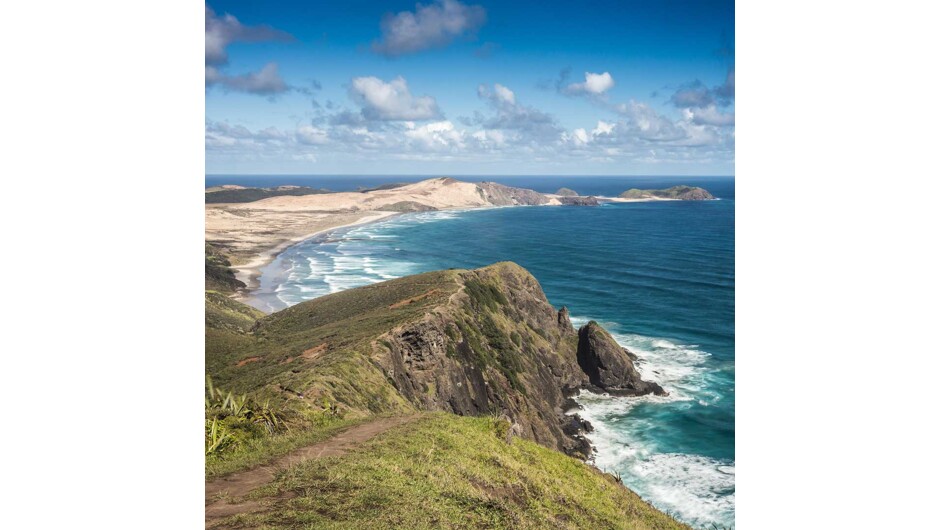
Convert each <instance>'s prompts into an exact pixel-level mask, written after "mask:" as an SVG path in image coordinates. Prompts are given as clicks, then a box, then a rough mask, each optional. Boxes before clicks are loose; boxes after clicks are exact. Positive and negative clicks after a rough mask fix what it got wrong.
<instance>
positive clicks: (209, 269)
mask: <svg viewBox="0 0 940 530" xmlns="http://www.w3.org/2000/svg"><path fill="white" fill-rule="evenodd" d="M231 265H232V263H231V262H230V261H229V259H228V257H227V256H226V255H225V254H223V253H222V251H221V250H219V249H218V248H216V247H214V246H212V245H210V244H209V243H206V289H207V290H213V291H220V292H224V293H232V292H235V291H236V290H237V289H240V288H243V287H245V283H244V282H242V281H241V280H239V279H237V278H236V277H235V272H233V271H232V269H231V268H230V267H231Z"/></svg>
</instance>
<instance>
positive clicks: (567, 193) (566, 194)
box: [555, 188, 578, 197]
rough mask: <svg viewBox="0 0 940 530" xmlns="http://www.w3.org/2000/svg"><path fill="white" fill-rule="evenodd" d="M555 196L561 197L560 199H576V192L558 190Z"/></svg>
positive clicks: (563, 189) (564, 189)
mask: <svg viewBox="0 0 940 530" xmlns="http://www.w3.org/2000/svg"><path fill="white" fill-rule="evenodd" d="M555 195H561V196H562V197H577V196H578V192H576V191H574V190H573V189H571V188H558V191H556V192H555Z"/></svg>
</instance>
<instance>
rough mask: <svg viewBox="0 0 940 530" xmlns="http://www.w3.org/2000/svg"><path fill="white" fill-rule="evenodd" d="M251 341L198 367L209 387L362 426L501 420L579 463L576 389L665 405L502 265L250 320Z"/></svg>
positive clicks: (377, 288)
mask: <svg viewBox="0 0 940 530" xmlns="http://www.w3.org/2000/svg"><path fill="white" fill-rule="evenodd" d="M248 335H250V341H251V342H250V343H249V345H248V346H245V347H242V348H241V349H240V350H238V351H235V352H233V351H232V350H231V347H230V346H229V345H230V344H235V343H237V341H236V340H234V339H231V338H229V339H226V341H225V342H224V345H225V346H226V348H228V349H227V350H225V351H224V352H221V351H220V352H219V353H218V357H219V358H207V366H208V368H209V370H210V373H212V375H213V378H214V379H216V380H218V381H225V384H226V385H227V386H233V387H235V388H240V389H244V390H248V391H258V392H262V393H267V394H268V396H269V397H275V398H280V399H282V400H285V401H287V402H289V404H291V405H292V406H295V407H300V408H303V407H304V406H318V405H317V404H318V403H321V402H323V401H324V400H327V401H329V402H331V403H339V404H340V405H341V406H342V407H343V408H344V409H345V410H347V411H349V412H351V413H362V414H373V413H382V412H396V411H403V410H414V409H418V410H441V411H447V412H452V413H455V414H459V415H472V416H477V415H502V416H504V417H506V418H508V419H510V420H511V422H512V423H514V424H515V426H514V429H516V431H517V433H518V434H519V435H521V436H523V437H525V438H529V439H532V440H535V441H537V442H539V443H541V444H543V445H545V446H548V447H551V448H555V449H559V450H563V451H565V452H567V453H569V454H575V455H579V456H581V457H586V456H588V454H589V452H590V448H589V446H588V445H587V443H586V441H585V440H584V439H583V437H582V436H581V432H580V431H581V430H582V428H586V427H587V426H586V425H585V424H584V422H580V420H579V419H578V418H572V417H571V416H566V415H565V414H564V413H565V407H566V404H567V401H568V399H567V398H569V397H570V396H571V395H572V394H574V393H575V392H576V391H577V390H578V389H582V388H584V389H590V390H593V391H595V392H611V393H615V394H618V395H643V394H649V393H657V394H660V393H663V390H662V388H660V387H659V386H658V385H656V384H655V383H649V382H646V381H643V380H642V379H641V378H640V376H639V373H638V372H637V371H636V368H635V367H634V364H633V358H631V354H630V353H629V352H627V351H626V350H625V349H623V348H621V347H620V346H619V345H617V344H616V342H614V341H613V339H612V338H611V337H610V335H609V334H608V333H607V332H606V331H604V330H603V328H601V327H600V326H599V325H597V324H596V323H594V322H592V323H590V324H587V325H586V326H584V327H583V328H581V330H580V331H576V330H575V329H574V327H573V326H572V324H571V321H570V319H569V318H568V311H567V309H565V308H561V309H560V310H556V309H555V308H554V307H552V305H551V304H550V303H549V302H548V300H547V299H546V297H545V294H544V292H543V291H542V289H541V287H540V286H539V283H538V281H537V280H536V279H535V278H534V277H533V276H532V275H531V274H529V272H528V271H526V270H525V269H523V268H522V267H520V266H518V265H516V264H514V263H508V262H504V263H498V264H495V265H491V266H488V267H483V268H481V269H476V270H448V271H437V272H431V273H425V274H419V275H415V276H410V277H405V278H399V279H396V280H391V281H388V282H383V283H380V284H375V285H370V286H366V287H360V288H357V289H351V290H348V291H344V292H341V293H336V294H333V295H329V296H325V297H322V298H318V299H316V300H311V301H309V302H305V303H301V304H298V305H296V306H293V307H291V308H289V309H286V310H283V311H280V312H278V313H275V314H273V315H270V316H268V317H265V318H263V319H261V320H259V321H258V323H257V324H256V325H255V326H254V327H253V328H252V330H251V332H250V333H249V334H248ZM239 340H243V339H239ZM244 340H249V337H244ZM207 352H210V347H209V344H208V342H207ZM209 355H210V357H212V356H211V354H209ZM245 359H251V361H250V362H248V363H245Z"/></svg>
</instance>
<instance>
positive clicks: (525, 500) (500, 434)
mask: <svg viewBox="0 0 940 530" xmlns="http://www.w3.org/2000/svg"><path fill="white" fill-rule="evenodd" d="M508 428H509V424H508V423H507V422H505V421H499V420H495V419H493V418H492V417H475V418H470V417H460V416H455V415H452V414H447V413H430V414H426V415H425V416H423V417H422V418H420V419H418V420H416V421H415V422H413V423H411V424H408V425H405V426H403V427H399V428H397V429H394V430H392V431H389V432H387V433H385V434H382V435H380V436H378V437H376V438H374V439H373V440H370V441H368V442H366V443H365V444H363V445H362V446H361V447H359V448H358V449H356V450H354V451H353V452H352V453H349V454H347V455H344V456H341V457H332V458H321V459H315V460H308V461H306V462H303V463H301V464H299V465H297V466H294V467H292V468H289V469H287V470H285V471H284V472H283V473H281V474H280V476H279V477H278V479H277V480H276V481H275V482H274V483H273V484H271V485H269V486H265V487H263V488H261V489H259V490H257V491H256V492H255V493H254V494H253V495H252V497H254V498H255V499H258V500H259V501H261V502H262V503H263V504H265V505H266V510H265V511H264V512H263V513H258V514H251V515H239V516H235V517H233V518H231V519H229V521H227V523H228V525H227V526H231V527H235V528H238V527H251V528H255V527H262V528H363V529H365V528H370V529H371V528H412V529H424V528H427V529H430V528H468V529H469V528H518V529H527V528H532V529H534V528H572V529H573V528H591V529H595V528H610V529H618V528H632V529H646V528H650V529H652V528H663V529H666V528H687V527H686V526H685V525H682V524H680V523H678V522H676V521H675V520H674V519H672V518H670V517H669V516H667V515H665V514H663V513H661V512H659V511H657V510H656V509H654V508H653V507H651V506H650V505H648V504H647V503H646V502H644V501H643V500H642V499H640V498H639V497H638V496H637V495H636V494H634V493H633V492H631V491H630V490H628V489H626V488H624V487H623V486H621V485H620V484H618V483H617V481H616V479H615V478H614V477H612V476H610V475H607V474H604V473H601V472H600V471H598V470H596V469H594V468H592V467H590V466H587V465H585V464H583V463H582V462H580V461H578V460H576V459H574V458H571V457H568V456H565V455H563V454H561V453H559V452H557V451H553V450H551V449H547V448H545V447H542V446H540V445H538V444H536V443H533V442H530V441H527V440H523V439H520V438H513V439H511V440H510V441H507V438H506V432H507V429H508Z"/></svg>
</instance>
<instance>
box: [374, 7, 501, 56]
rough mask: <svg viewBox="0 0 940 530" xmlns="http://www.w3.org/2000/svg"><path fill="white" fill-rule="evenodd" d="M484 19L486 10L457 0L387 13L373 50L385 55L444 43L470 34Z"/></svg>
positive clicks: (395, 54)
mask: <svg viewBox="0 0 940 530" xmlns="http://www.w3.org/2000/svg"><path fill="white" fill-rule="evenodd" d="M484 22H486V10H484V9H483V7H482V6H478V5H470V6H468V5H465V4H462V3H460V2H458V1H457V0H436V1H435V2H434V3H433V4H430V5H426V6H422V5H421V4H417V5H416V6H415V11H414V12H411V11H402V12H400V13H398V14H395V15H393V14H391V13H389V14H387V15H385V17H384V18H383V19H382V37H381V38H380V39H379V40H378V41H376V42H373V43H372V50H373V51H375V52H377V53H381V54H384V55H387V56H397V55H403V54H406V53H414V52H418V51H421V50H426V49H429V48H440V47H443V46H446V45H448V44H450V43H451V42H453V41H454V39H457V38H458V37H461V36H466V35H472V34H474V33H475V32H476V30H478V29H479V28H480V27H481V26H482V25H483V24H484Z"/></svg>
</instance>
